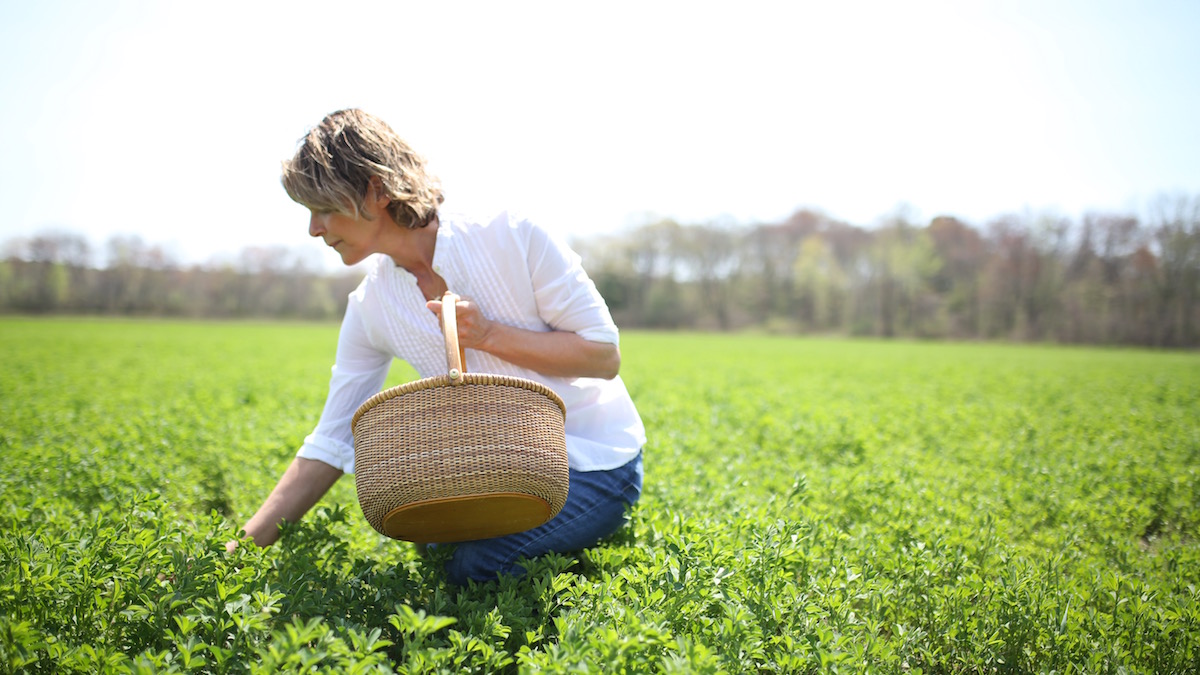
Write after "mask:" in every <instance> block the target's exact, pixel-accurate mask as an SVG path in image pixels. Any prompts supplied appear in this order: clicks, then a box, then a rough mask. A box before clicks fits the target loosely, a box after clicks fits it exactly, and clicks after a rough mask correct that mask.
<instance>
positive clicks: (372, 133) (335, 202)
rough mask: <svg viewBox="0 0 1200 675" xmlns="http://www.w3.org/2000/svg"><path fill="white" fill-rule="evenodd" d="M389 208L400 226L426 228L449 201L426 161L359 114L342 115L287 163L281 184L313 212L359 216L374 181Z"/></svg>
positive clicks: (313, 133) (328, 119) (329, 118)
mask: <svg viewBox="0 0 1200 675" xmlns="http://www.w3.org/2000/svg"><path fill="white" fill-rule="evenodd" d="M373 178H378V181H379V182H378V183H377V186H378V188H379V189H380V190H381V193H382V195H384V196H386V197H387V198H388V199H389V200H390V202H389V204H388V206H387V211H388V214H389V215H390V216H391V217H392V220H394V221H396V223H397V224H398V225H401V226H403V227H408V228H413V229H415V228H419V227H425V226H426V225H428V224H429V223H431V222H433V218H434V216H436V215H437V208H438V205H439V204H441V203H442V202H443V201H445V197H444V196H443V195H442V189H441V185H440V183H438V180H437V178H436V177H434V176H432V175H431V174H429V173H428V172H427V171H426V169H425V160H424V158H422V157H421V156H420V155H418V154H417V153H416V152H414V151H413V149H412V148H411V147H409V145H408V144H407V143H405V142H404V141H403V140H402V139H401V138H400V137H399V136H397V135H396V132H394V131H392V128H391V127H389V126H388V125H387V123H386V122H384V121H383V120H381V119H379V118H378V117H375V116H374V115H370V114H368V113H365V112H363V111H361V110H356V109H353V108H351V109H347V110H339V111H337V112H334V113H330V114H329V115H326V116H325V119H323V120H321V123H320V124H319V125H317V126H316V127H315V128H313V129H312V130H310V131H309V132H308V134H307V135H306V136H305V137H304V138H303V139H301V141H300V143H299V148H297V150H296V155H295V156H294V157H292V158H291V159H290V160H285V161H284V162H283V175H282V177H281V178H280V182H282V183H283V188H284V189H285V190H287V193H288V196H289V197H291V198H292V200H293V201H295V202H297V203H299V204H302V205H304V206H307V207H308V208H310V209H312V210H314V211H327V212H336V213H341V214H343V215H354V216H358V215H359V214H360V213H361V212H362V210H363V206H364V204H365V202H366V199H367V196H368V193H369V189H368V188H369V187H370V185H371V180H372V179H373Z"/></svg>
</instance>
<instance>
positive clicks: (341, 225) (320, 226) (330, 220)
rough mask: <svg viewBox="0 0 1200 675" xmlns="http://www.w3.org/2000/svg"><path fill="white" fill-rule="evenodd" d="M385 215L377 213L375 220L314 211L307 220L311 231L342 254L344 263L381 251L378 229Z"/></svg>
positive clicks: (312, 234)
mask: <svg viewBox="0 0 1200 675" xmlns="http://www.w3.org/2000/svg"><path fill="white" fill-rule="evenodd" d="M385 222H386V219H384V218H379V217H378V216H376V217H375V218H374V219H373V220H368V219H366V218H364V217H363V214H362V213H361V212H360V213H359V214H358V215H357V216H347V215H343V214H341V213H331V212H327V211H326V212H321V211H312V217H311V218H309V220H308V234H309V235H310V236H313V237H320V238H321V239H322V240H324V241H325V245H326V246H329V247H331V248H332V249H333V250H335V251H337V252H338V254H339V255H341V256H342V263H344V264H345V265H354V264H356V263H359V262H362V261H363V260H364V259H365V258H366V257H367V256H369V255H371V254H372V253H376V252H378V248H377V247H378V243H379V230H380V226H382V225H383V224H384V223H385Z"/></svg>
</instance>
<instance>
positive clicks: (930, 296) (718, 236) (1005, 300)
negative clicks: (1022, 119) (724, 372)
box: [581, 195, 1200, 347]
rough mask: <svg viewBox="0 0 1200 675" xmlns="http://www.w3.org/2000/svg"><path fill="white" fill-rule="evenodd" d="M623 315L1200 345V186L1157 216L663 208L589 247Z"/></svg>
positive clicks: (642, 320) (817, 328)
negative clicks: (870, 220)
mask: <svg viewBox="0 0 1200 675" xmlns="http://www.w3.org/2000/svg"><path fill="white" fill-rule="evenodd" d="M581 249H582V250H583V252H584V256H585V259H586V260H587V266H588V269H589V272H590V273H591V275H592V277H593V278H594V279H595V280H596V284H597V286H598V287H599V288H600V290H601V293H602V294H603V295H604V297H605V298H606V300H607V301H608V303H609V306H610V308H611V309H612V311H613V315H614V318H615V319H616V320H617V323H618V325H621V326H631V327H648V328H664V329H670V328H706V329H717V330H732V329H743V328H759V329H767V330H772V331H780V332H787V333H822V334H838V335H855V336H878V337H906V338H950V339H984V340H1019V341H1055V342H1064V343H1089V344H1111V345H1146V346H1161V347H1195V346H1198V345H1200V195H1198V196H1196V197H1189V196H1183V195H1176V196H1161V197H1159V198H1157V199H1155V200H1154V201H1153V202H1152V203H1151V205H1150V207H1149V208H1148V213H1147V215H1146V216H1144V217H1138V216H1135V215H1131V214H1121V213H1100V212H1096V213H1089V214H1086V215H1084V216H1082V217H1081V218H1080V219H1078V220H1072V219H1070V218H1067V217H1063V216H1061V215H1056V214H1052V213H1040V214H1039V213H1032V212H1025V213H1014V214H1007V215H1003V216H999V217H997V218H994V219H992V220H991V221H989V222H987V223H986V224H985V225H984V226H983V227H982V228H976V227H973V226H971V225H969V224H967V223H965V222H963V221H961V220H959V219H957V218H954V217H950V216H941V217H936V218H933V219H932V220H931V221H930V222H928V223H924V224H919V223H915V222H912V219H911V218H910V217H909V216H908V215H907V214H906V213H905V211H904V210H903V209H900V210H898V211H897V212H896V213H894V214H892V215H890V216H888V217H886V218H884V219H882V221H881V222H880V223H879V225H878V226H877V227H873V228H864V227H858V226H855V225H851V224H849V223H846V222H843V221H840V220H837V219H835V218H831V217H829V216H827V215H825V214H823V213H821V212H819V211H813V210H801V211H798V212H796V213H795V214H793V215H792V216H791V217H789V218H788V219H786V220H785V221H783V222H780V223H772V224H762V225H757V226H753V227H735V226H728V225H722V224H720V223H705V224H693V225H684V224H680V223H677V222H675V221H673V220H659V221H656V222H651V223H647V224H645V225H643V226H641V227H638V228H635V229H633V230H630V231H626V232H622V233H619V234H617V235H613V236H609V237H605V238H603V239H597V240H592V241H589V242H584V245H582V246H581Z"/></svg>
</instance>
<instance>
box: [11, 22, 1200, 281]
mask: <svg viewBox="0 0 1200 675" xmlns="http://www.w3.org/2000/svg"><path fill="white" fill-rule="evenodd" d="M1197 35H1200V2H1195V1H1193V0H1182V1H1166V0H1145V1H1140V2H1134V1H1133V0H1129V1H1126V2H1115V1H1112V0H1087V1H1083V0H1078V1H1072V0H1045V1H1022V0H1011V1H1006V2H985V1H979V2H957V1H954V2H934V1H930V0H905V1H904V2H891V1H882V0H881V1H853V0H851V1H847V2H836V3H832V2H812V3H809V2H755V1H754V0H746V1H742V2H737V3H731V2H725V3H709V2H653V1H650V0H642V1H639V2H624V1H621V0H615V1H609V2H604V3H587V4H585V3H561V2H517V1H514V2H503V3H497V2H444V3H414V2H401V1H382V0H381V1H378V2H373V1H356V0H343V1H341V2H337V3H334V2H307V1H303V0H295V1H288V2H271V1H262V2H243V1H241V0H238V1H236V2H228V1H225V0H208V1H206V2H203V3H201V2H150V1H130V2H119V1H116V0H88V1H67V0H45V1H42V2H19V1H17V0H12V1H0V97H2V98H0V101H2V105H0V203H2V204H3V205H4V208H3V210H2V211H0V213H2V216H0V245H3V243H4V242H6V241H10V240H12V239H14V238H18V237H28V236H31V235H35V234H38V233H42V232H46V231H52V230H53V231H66V232H73V233H78V234H82V235H84V236H85V237H87V238H88V239H89V240H91V241H92V242H93V245H94V246H95V248H96V249H97V251H98V252H102V251H103V248H104V242H105V241H107V240H108V239H109V238H110V237H112V236H114V235H136V236H139V237H141V238H143V239H144V240H145V241H147V242H150V243H155V244H160V245H163V246H165V247H166V248H167V250H168V251H169V252H171V253H172V254H173V255H174V256H176V257H177V258H178V259H180V260H182V261H188V262H204V261H211V260H214V259H220V258H222V257H228V256H232V255H234V254H235V253H236V252H238V251H240V250H242V249H243V248H245V247H250V246H263V247H269V246H280V245H282V246H288V247H292V246H295V247H302V249H301V250H305V251H310V252H312V253H311V255H314V256H320V259H321V260H322V261H324V262H326V263H329V264H333V263H334V262H335V261H336V254H334V253H333V252H332V251H325V250H323V249H322V247H321V244H320V242H319V241H316V240H311V239H310V238H309V237H308V236H307V223H308V212H307V210H306V209H304V208H303V207H301V206H299V205H297V204H295V203H293V202H291V201H290V200H289V199H288V197H287V195H286V193H285V192H284V191H283V189H282V188H281V187H280V184H279V168H280V162H281V161H282V160H283V159H285V158H287V157H290V156H291V154H292V153H293V152H294V150H295V148H296V142H297V141H298V139H300V138H301V137H302V136H303V135H304V134H305V132H306V131H307V130H308V129H309V128H310V127H312V126H314V125H316V124H317V123H318V122H319V121H320V119H321V118H322V117H323V116H324V115H325V114H327V113H329V112H332V111H334V110H337V109H341V108H347V107H358V108H362V109H364V110H367V111H369V112H371V113H374V114H376V115H378V116H380V117H382V118H383V119H385V120H387V121H388V123H389V124H390V125H391V126H392V127H393V128H394V129H395V130H396V131H397V132H398V133H399V134H400V135H401V136H402V137H404V138H405V139H406V140H407V141H408V142H409V143H410V144H411V145H412V146H413V147H414V148H416V149H417V151H418V152H420V153H421V154H423V155H424V156H425V157H427V158H428V160H429V162H430V165H431V167H432V169H433V171H434V172H435V173H436V174H437V175H438V176H439V177H440V179H441V182H442V185H443V188H444V190H445V192H446V197H447V203H446V205H445V208H447V209H450V210H454V211H465V212H468V213H477V214H480V215H488V214H490V213H491V212H495V211H499V210H501V209H506V208H507V209H513V210H516V211H520V212H522V213H525V214H527V215H529V216H531V217H533V218H535V219H537V220H538V221H539V222H541V223H542V224H543V225H544V226H546V227H547V228H549V229H551V230H552V231H555V232H558V233H560V234H561V235H563V236H565V237H567V238H572V237H587V236H591V235H595V234H601V233H610V232H615V231H620V230H621V229H622V228H627V227H631V226H634V225H637V224H640V223H643V222H647V221H648V220H651V219H656V218H668V217H669V218H674V219H676V220H678V221H680V222H684V223H698V222H713V221H719V222H728V223H739V224H753V223H760V222H778V221H780V220H782V219H784V218H786V217H787V216H788V215H790V214H791V213H793V212H794V211H796V210H797V209H799V208H814V209H818V210H821V211H823V212H825V213H827V214H829V215H830V216H832V217H835V218H839V219H842V220H845V221H848V222H851V223H854V224H858V225H863V226H870V225H871V224H873V223H877V222H879V221H880V219H882V218H885V217H886V216H888V215H889V214H892V213H897V212H899V210H900V209H903V210H904V211H905V212H906V213H908V214H910V215H911V216H912V217H914V218H918V219H928V218H932V217H934V216H937V215H954V216H957V217H959V218H962V219H964V220H966V221H967V222H970V223H972V224H976V225H982V224H984V223H985V222H986V221H987V220H988V219H990V218H993V217H996V216H998V215H1001V214H1005V213H1011V212H1020V211H1029V210H1032V211H1038V212H1044V211H1048V212H1055V213H1059V214H1061V215H1065V216H1068V217H1078V216H1080V215H1082V214H1083V213H1085V212H1087V211H1092V210H1115V211H1124V212H1134V213H1137V212H1138V211H1139V210H1140V209H1142V208H1144V206H1145V205H1146V204H1147V203H1148V202H1149V201H1150V200H1151V199H1152V198H1154V197H1156V196H1158V195H1161V194H1163V193H1179V192H1183V193H1187V194H1198V193H1200V124H1197V120H1200V40H1197V39H1196V36H1197ZM98 255H100V254H99V253H98ZM97 262H103V261H102V260H101V261H97Z"/></svg>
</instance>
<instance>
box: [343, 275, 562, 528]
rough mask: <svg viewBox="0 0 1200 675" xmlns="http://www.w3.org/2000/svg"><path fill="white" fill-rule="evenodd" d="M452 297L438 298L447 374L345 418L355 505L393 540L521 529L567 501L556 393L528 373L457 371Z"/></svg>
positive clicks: (384, 396)
mask: <svg viewBox="0 0 1200 675" xmlns="http://www.w3.org/2000/svg"><path fill="white" fill-rule="evenodd" d="M457 299H458V298H457V296H454V295H453V294H452V293H447V294H446V295H445V296H444V297H443V299H442V330H443V333H444V334H445V339H446V360H447V365H448V373H447V374H446V375H438V376H436V377H427V378H424V379H422V380H417V381H416V382H410V383H408V384H403V385H400V386H398V387H393V388H391V389H388V390H386V391H382V392H380V393H378V394H376V395H374V396H372V397H371V398H369V399H367V401H366V402H364V403H363V404H362V405H361V406H360V407H359V409H358V411H357V412H356V413H355V414H354V419H353V421H352V422H351V426H352V427H353V430H354V469H355V478H354V482H355V487H356V488H357V490H358V501H359V505H360V506H362V510H363V515H365V516H366V518H367V522H369V523H371V526H372V527H374V528H375V529H376V530H377V531H378V532H380V533H381V534H384V535H386V536H388V537H392V538H394V539H404V540H407V541H417V542H428V543H435V542H436V543H441V542H455V541H470V540H474V539H487V538H491V537H497V536H502V535H505V534H512V533H514V532H522V531H524V530H528V529H531V528H533V527H537V526H538V525H541V524H542V523H544V522H546V521H548V520H550V519H551V518H553V517H554V516H555V515H557V514H558V512H559V510H560V509H561V508H562V506H563V504H564V503H565V502H566V500H567V483H568V470H567V449H566V436H565V431H564V422H565V418H566V409H565V408H564V406H563V402H562V399H560V398H559V397H558V395H557V394H555V393H554V391H552V390H551V389H549V388H547V387H545V386H544V385H542V384H540V383H538V382H533V381H532V380H526V379H523V378H518V377H509V376H505V375H487V374H479V373H467V372H465V360H464V353H463V350H462V348H461V347H459V345H458V334H457V333H458V330H457V322H456V317H455V309H454V302H455V301H456V300H457Z"/></svg>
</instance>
